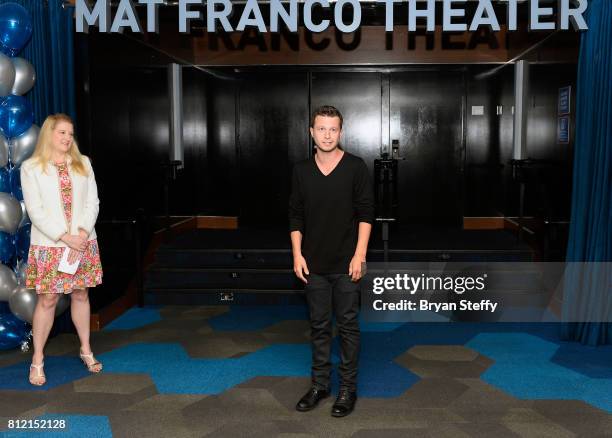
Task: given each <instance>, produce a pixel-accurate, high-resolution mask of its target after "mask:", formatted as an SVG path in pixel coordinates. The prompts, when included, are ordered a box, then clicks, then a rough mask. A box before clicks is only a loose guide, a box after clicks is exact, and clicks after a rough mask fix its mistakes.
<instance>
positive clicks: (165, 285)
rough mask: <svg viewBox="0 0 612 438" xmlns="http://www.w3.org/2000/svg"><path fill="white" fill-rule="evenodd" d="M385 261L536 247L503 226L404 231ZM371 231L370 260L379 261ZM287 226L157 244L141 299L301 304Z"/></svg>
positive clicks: (523, 257)
mask: <svg viewBox="0 0 612 438" xmlns="http://www.w3.org/2000/svg"><path fill="white" fill-rule="evenodd" d="M389 246H390V251H389V261H390V262H428V261H432V262H435V261H445V262H453V261H470V262H493V261H507V262H509V261H531V260H532V259H533V252H532V251H531V249H530V248H529V247H527V246H526V245H524V244H518V243H517V242H516V238H515V237H514V236H513V235H512V234H510V233H507V232H505V231H503V230H486V231H473V230H470V231H464V230H443V231H441V230H436V229H431V230H423V229H419V230H414V229H410V230H409V231H408V230H403V232H401V233H400V232H397V231H396V233H395V236H394V235H392V237H391V240H390V242H389ZM382 248H383V245H382V242H381V241H380V239H378V238H377V233H376V230H375V232H374V233H373V237H372V239H371V243H370V250H369V252H368V258H367V260H368V262H382V261H383V250H382ZM302 290H303V285H302V284H301V282H300V281H299V280H298V279H297V278H296V277H295V275H294V273H293V259H292V255H291V249H290V242H289V235H288V232H287V231H286V230H285V229H280V230H279V229H276V230H265V229H238V230H206V229H197V230H188V231H185V232H183V233H181V234H180V235H178V236H177V237H175V238H174V239H173V240H172V241H170V242H168V243H165V244H162V245H161V246H160V247H159V248H158V249H157V251H156V253H155V261H154V263H153V264H151V265H150V266H149V267H148V268H147V269H146V271H145V281H144V293H145V303H146V304H298V303H303V302H304V297H303V293H302Z"/></svg>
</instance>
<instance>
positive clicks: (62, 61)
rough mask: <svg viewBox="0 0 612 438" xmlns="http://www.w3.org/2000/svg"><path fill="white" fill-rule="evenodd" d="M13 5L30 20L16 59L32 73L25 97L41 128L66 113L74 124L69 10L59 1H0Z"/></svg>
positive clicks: (71, 30)
mask: <svg viewBox="0 0 612 438" xmlns="http://www.w3.org/2000/svg"><path fill="white" fill-rule="evenodd" d="M3 3H17V4H20V5H21V6H23V7H24V8H25V9H27V10H28V12H29V13H30V15H31V17H32V27H33V31H32V39H31V40H30V42H29V43H28V44H27V45H26V46H25V48H24V49H23V50H22V51H21V53H19V54H18V55H17V56H20V57H22V58H25V59H27V60H28V61H30V63H31V64H32V65H33V66H34V70H35V71H36V83H35V84H34V87H33V88H32V90H31V91H30V92H29V93H28V94H27V95H26V96H25V97H26V98H27V99H29V101H30V103H31V104H32V108H33V110H34V123H35V124H37V125H39V126H40V125H41V124H42V122H44V120H45V118H46V117H47V116H48V115H49V114H53V113H58V112H62V113H66V114H68V115H69V116H70V117H72V118H73V119H75V120H76V103H75V84H74V30H73V27H74V23H73V18H72V16H73V13H74V8H73V7H68V6H66V7H63V6H62V3H63V2H62V0H10V1H9V0H0V4H3Z"/></svg>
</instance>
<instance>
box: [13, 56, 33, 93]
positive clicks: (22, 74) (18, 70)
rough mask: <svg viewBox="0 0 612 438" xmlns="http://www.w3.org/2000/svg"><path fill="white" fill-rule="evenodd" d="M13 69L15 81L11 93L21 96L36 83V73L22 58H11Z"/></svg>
mask: <svg viewBox="0 0 612 438" xmlns="http://www.w3.org/2000/svg"><path fill="white" fill-rule="evenodd" d="M12 60H13V66H14V67H15V81H14V82H13V89H12V93H13V94H17V95H19V96H23V95H24V94H26V93H27V92H28V91H30V90H31V89H32V87H33V86H34V82H36V72H35V71H34V66H33V65H32V64H30V63H29V62H28V61H27V60H25V59H23V58H12Z"/></svg>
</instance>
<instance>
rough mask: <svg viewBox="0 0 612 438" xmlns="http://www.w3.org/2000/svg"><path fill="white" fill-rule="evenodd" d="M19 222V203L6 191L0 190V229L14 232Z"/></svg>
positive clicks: (10, 232)
mask: <svg viewBox="0 0 612 438" xmlns="http://www.w3.org/2000/svg"><path fill="white" fill-rule="evenodd" d="M20 222H21V204H20V203H19V201H18V200H17V199H15V198H14V197H12V196H11V195H9V194H8V193H4V192H0V231H4V232H6V233H9V234H13V233H15V231H17V227H18V226H19V223H20Z"/></svg>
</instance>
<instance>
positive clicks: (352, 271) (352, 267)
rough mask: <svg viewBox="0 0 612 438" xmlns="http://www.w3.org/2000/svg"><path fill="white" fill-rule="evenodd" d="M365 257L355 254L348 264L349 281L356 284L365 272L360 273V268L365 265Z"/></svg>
mask: <svg viewBox="0 0 612 438" xmlns="http://www.w3.org/2000/svg"><path fill="white" fill-rule="evenodd" d="M365 261H366V260H365V257H363V256H360V255H357V254H355V255H354V256H353V258H352V259H351V263H350V264H349V275H350V276H351V281H353V282H358V281H359V280H360V279H361V277H363V274H365V272H361V268H362V266H364V265H365Z"/></svg>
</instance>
